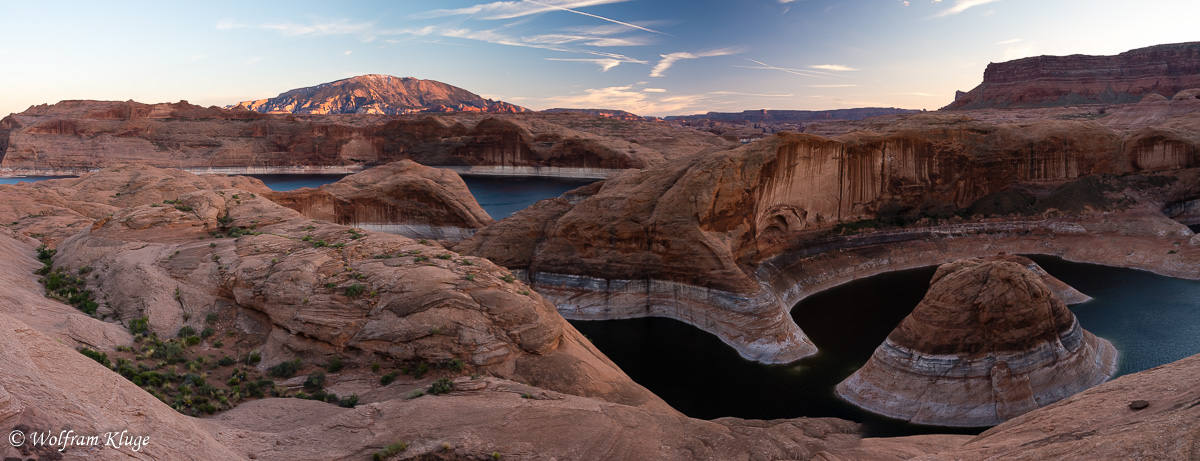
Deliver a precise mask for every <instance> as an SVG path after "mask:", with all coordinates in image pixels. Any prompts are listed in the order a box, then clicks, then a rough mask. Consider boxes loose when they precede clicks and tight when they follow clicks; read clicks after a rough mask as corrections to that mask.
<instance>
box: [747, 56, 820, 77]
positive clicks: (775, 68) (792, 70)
mask: <svg viewBox="0 0 1200 461" xmlns="http://www.w3.org/2000/svg"><path fill="white" fill-rule="evenodd" d="M738 57H739V58H742V59H745V60H747V61H750V62H752V63H755V64H758V65H760V66H763V67H765V68H767V69H774V70H778V71H782V72H787V73H789V74H796V75H800V76H804V77H812V78H829V77H825V76H821V75H816V74H823V73H824V72H814V73H809V72H806V71H800V70H796V69H786V68H783V67H775V66H772V65H770V64H767V63H765V62H762V61H755V60H753V59H750V58H747V57H745V56H738Z"/></svg>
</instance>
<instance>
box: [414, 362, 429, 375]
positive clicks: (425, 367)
mask: <svg viewBox="0 0 1200 461" xmlns="http://www.w3.org/2000/svg"><path fill="white" fill-rule="evenodd" d="M425 373H429V364H427V363H425V362H421V363H418V364H417V369H416V370H413V377H414V378H417V379H421V377H422V376H425Z"/></svg>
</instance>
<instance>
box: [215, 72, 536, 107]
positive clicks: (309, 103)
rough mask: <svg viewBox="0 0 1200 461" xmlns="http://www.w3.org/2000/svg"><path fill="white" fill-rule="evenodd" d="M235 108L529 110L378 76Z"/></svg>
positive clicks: (441, 85) (414, 81)
mask: <svg viewBox="0 0 1200 461" xmlns="http://www.w3.org/2000/svg"><path fill="white" fill-rule="evenodd" d="M234 107H235V108H241V109H246V110H251V111H254V112H259V113H264V114H386V115H398V114H413V113H417V112H480V113H482V112H486V113H506V114H512V113H518V112H527V111H529V109H526V108H524V107H520V106H515V105H512V104H509V103H506V102H503V101H493V100H491V99H484V98H481V97H479V95H477V94H475V93H472V92H470V91H467V90H464V89H462V88H459V87H456V86H452V85H447V84H445V83H442V82H437V81H433V80H421V79H416V78H411V77H405V78H398V77H392V76H390V75H377V74H371V75H360V76H358V77H351V78H347V79H343V80H338V81H336V82H330V83H323V84H320V85H317V86H313V87H307V88H298V89H295V90H290V91H285V92H283V93H280V94H279V96H276V97H274V98H270V99H260V100H257V101H243V102H240V103H238V104H237V105H236V106H234Z"/></svg>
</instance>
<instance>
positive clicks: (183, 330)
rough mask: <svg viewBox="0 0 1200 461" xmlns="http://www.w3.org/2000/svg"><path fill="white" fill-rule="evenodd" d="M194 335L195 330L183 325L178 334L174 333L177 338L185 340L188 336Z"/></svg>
mask: <svg viewBox="0 0 1200 461" xmlns="http://www.w3.org/2000/svg"><path fill="white" fill-rule="evenodd" d="M195 334H196V329H195V328H192V327H191V326H190V325H184V326H183V328H180V329H179V332H178V333H175V336H178V337H180V338H186V337H188V336H192V335H195Z"/></svg>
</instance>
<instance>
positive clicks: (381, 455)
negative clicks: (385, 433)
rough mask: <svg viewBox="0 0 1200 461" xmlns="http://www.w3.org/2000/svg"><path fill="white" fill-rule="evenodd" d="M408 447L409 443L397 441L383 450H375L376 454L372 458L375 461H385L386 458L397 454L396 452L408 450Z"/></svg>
mask: <svg viewBox="0 0 1200 461" xmlns="http://www.w3.org/2000/svg"><path fill="white" fill-rule="evenodd" d="M407 449H408V444H407V443H404V442H396V443H393V444H391V445H388V446H387V447H385V448H384V449H383V450H380V451H377V452H375V454H374V455H372V456H371V459H373V460H375V461H383V460H384V459H387V458H389V457H392V456H395V455H396V454H398V453H400V452H402V451H404V450H407Z"/></svg>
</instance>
